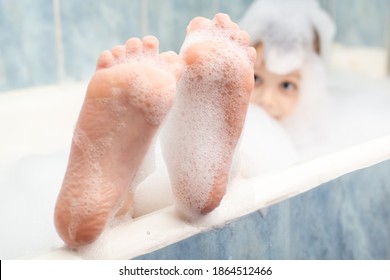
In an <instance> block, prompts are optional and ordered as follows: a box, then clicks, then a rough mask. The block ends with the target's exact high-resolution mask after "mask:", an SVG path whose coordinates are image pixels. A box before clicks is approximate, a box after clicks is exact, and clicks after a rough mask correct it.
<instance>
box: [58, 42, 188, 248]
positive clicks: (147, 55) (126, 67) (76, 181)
mask: <svg viewBox="0 0 390 280" xmlns="http://www.w3.org/2000/svg"><path fill="white" fill-rule="evenodd" d="M181 67H182V66H181V60H180V59H179V57H178V56H177V55H176V54H175V53H173V52H168V53H162V54H159V53H158V40H157V39H156V38H155V37H152V36H148V37H145V38H144V39H143V40H140V39H138V38H131V39H129V40H128V41H127V42H126V44H125V45H122V46H117V47H115V48H114V49H112V50H111V51H105V52H103V53H102V54H101V56H100V57H99V60H98V63H97V70H96V73H95V74H94V76H93V77H92V79H91V81H90V84H89V86H88V90H87V94H86V97H85V100H84V104H83V107H82V109H81V112H80V115H79V119H78V122H77V126H76V129H75V132H74V136H73V141H72V147H71V152H70V157H69V162H68V167H67V170H66V174H65V177H64V181H63V185H62V188H61V191H60V194H59V197H58V200H57V205H56V208H55V225H56V229H57V232H58V233H59V235H60V236H61V238H62V239H63V240H64V241H65V242H66V243H67V244H68V245H70V246H81V245H84V244H88V243H91V242H92V241H94V240H96V239H97V238H98V236H99V235H100V234H101V232H102V231H103V230H104V228H105V226H106V225H107V223H108V222H109V221H110V220H111V218H112V217H113V216H114V215H115V213H116V212H117V211H118V210H120V211H119V212H121V214H124V213H125V212H127V211H129V210H130V208H131V205H132V191H133V190H132V189H130V190H129V187H130V186H132V181H133V179H134V178H135V175H136V172H137V170H138V169H139V167H140V165H141V164H142V161H143V159H144V157H145V154H146V153H147V151H148V148H149V146H150V145H151V143H152V141H153V138H154V136H155V134H156V132H157V130H158V128H159V126H160V124H161V122H162V121H163V119H164V118H165V116H166V115H167V113H168V111H169V110H170V108H171V106H172V104H173V99H174V95H175V90H176V81H177V79H178V77H179V76H180V72H181ZM129 192H130V193H129ZM121 206H123V207H122V209H120V208H121Z"/></svg>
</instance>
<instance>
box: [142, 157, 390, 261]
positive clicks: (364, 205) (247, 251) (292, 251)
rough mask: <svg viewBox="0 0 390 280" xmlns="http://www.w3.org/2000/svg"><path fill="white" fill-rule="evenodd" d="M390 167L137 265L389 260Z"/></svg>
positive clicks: (361, 173)
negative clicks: (151, 262)
mask: <svg viewBox="0 0 390 280" xmlns="http://www.w3.org/2000/svg"><path fill="white" fill-rule="evenodd" d="M389 171H390V161H385V162H382V163H380V164H377V165H375V166H372V167H369V168H366V169H362V170H358V171H355V172H352V173H350V174H347V175H344V176H342V177H340V178H337V179H335V180H333V181H330V182H328V183H326V184H324V185H322V186H319V187H317V188H315V189H313V190H311V191H309V192H306V193H304V194H301V195H299V196H296V197H294V198H291V199H289V200H287V201H283V202H281V203H278V204H276V205H274V206H272V207H270V208H269V209H268V213H267V214H266V215H265V216H263V215H262V214H261V213H260V212H258V211H256V212H254V213H252V214H250V215H247V216H244V217H241V218H239V219H238V220H235V221H233V222H232V223H230V224H228V225H226V226H224V227H222V228H219V229H213V230H211V231H208V232H205V233H201V234H198V235H195V236H193V237H191V238H188V239H186V240H183V241H181V242H178V243H175V244H173V245H170V246H167V247H165V248H163V249H160V250H157V251H155V252H153V253H150V254H147V255H144V256H140V257H138V258H137V259H305V260H308V259H382V260H383V259H390V207H389V201H390V172H389Z"/></svg>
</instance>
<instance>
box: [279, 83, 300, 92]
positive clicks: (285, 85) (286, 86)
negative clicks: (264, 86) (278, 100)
mask: <svg viewBox="0 0 390 280" xmlns="http://www.w3.org/2000/svg"><path fill="white" fill-rule="evenodd" d="M280 87H281V88H282V89H283V90H285V91H292V90H295V89H296V88H297V86H296V85H295V84H294V83H291V82H282V83H281V84H280Z"/></svg>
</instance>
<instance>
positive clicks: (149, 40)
mask: <svg viewBox="0 0 390 280" xmlns="http://www.w3.org/2000/svg"><path fill="white" fill-rule="evenodd" d="M142 43H143V46H144V53H145V54H152V55H157V54H158V45H159V41H158V39H157V38H156V37H154V36H146V37H144V38H143V39H142Z"/></svg>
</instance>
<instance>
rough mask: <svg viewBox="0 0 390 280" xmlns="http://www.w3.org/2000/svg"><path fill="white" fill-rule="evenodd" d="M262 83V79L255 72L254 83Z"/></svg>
mask: <svg viewBox="0 0 390 280" xmlns="http://www.w3.org/2000/svg"><path fill="white" fill-rule="evenodd" d="M262 83H263V79H262V78H261V77H260V76H259V75H257V74H255V85H260V84H262Z"/></svg>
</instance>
